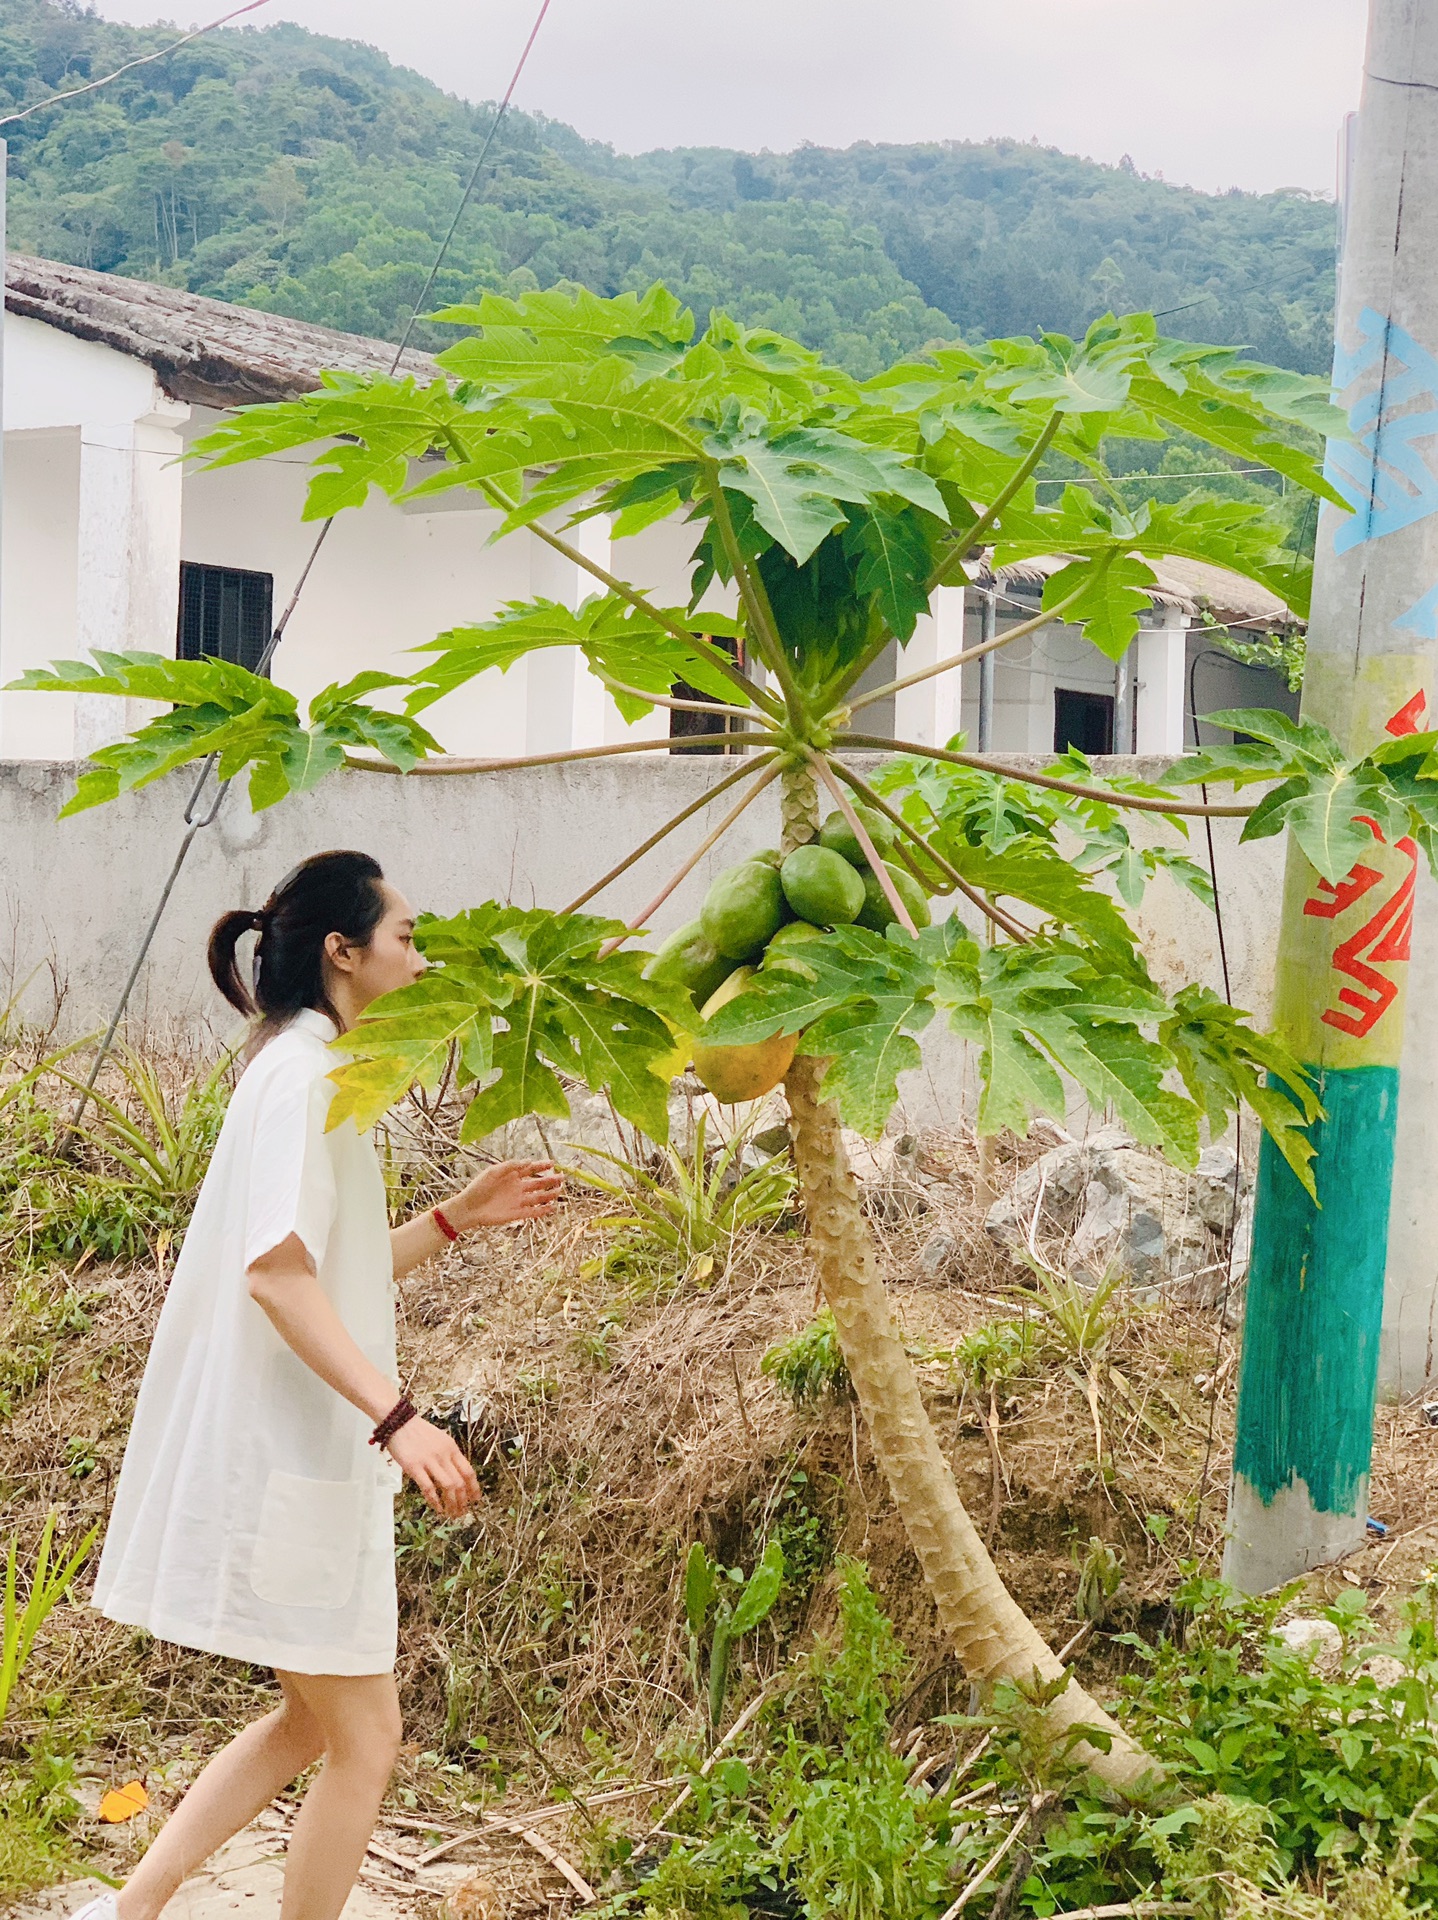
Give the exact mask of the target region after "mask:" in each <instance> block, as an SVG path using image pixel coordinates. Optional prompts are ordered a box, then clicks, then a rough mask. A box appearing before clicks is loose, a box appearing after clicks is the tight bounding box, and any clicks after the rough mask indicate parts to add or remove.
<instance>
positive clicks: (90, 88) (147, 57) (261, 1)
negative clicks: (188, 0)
mask: <svg viewBox="0 0 1438 1920" xmlns="http://www.w3.org/2000/svg"><path fill="white" fill-rule="evenodd" d="M269 4H270V0H246V4H245V5H244V6H242V7H236V8H235V10H234V11H233V13H222V14H221V15H220V17H219V19H218V20H211V21H210V22H209V23H208V24H207V25H206V26H203V27H193V28H191V30H190V32H189V33H182V34H181V35H180V37H179V39H178V40H172V41H171V42H170V44H169V45H168V46H166V47H160V48H158V49H157V50H156V52H154V53H142V54H141V55H140V56H139V58H138V59H135V60H127V61H126V62H125V64H124V66H122V67H116V68H115V70H114V72H113V73H105V74H102V75H101V76H100V78H99V79H98V80H87V81H86V82H85V84H84V86H83V87H69V88H67V89H66V91H65V92H64V93H52V94H50V95H49V96H48V98H46V99H44V100H35V101H32V102H31V104H30V105H29V106H28V107H22V108H21V110H20V111H19V112H18V113H7V114H6V115H5V116H4V118H3V119H0V127H12V126H14V124H15V122H16V121H17V120H28V119H29V118H30V115H31V114H32V113H43V112H44V110H45V108H46V107H58V106H63V104H64V103H65V101H67V100H78V99H79V97H80V95H81V94H82V93H98V92H99V90H100V88H101V87H108V86H109V84H110V82H111V81H112V80H118V79H119V78H120V77H121V75H122V74H126V73H133V72H134V70H135V68H136V67H148V66H150V65H151V64H152V63H153V62H154V61H156V60H163V59H165V58H166V56H167V55H169V54H172V53H175V52H177V51H178V50H179V48H181V47H187V46H189V44H190V42H191V41H192V40H199V39H202V38H203V37H204V35H205V34H207V33H213V32H214V31H215V29H216V27H223V26H226V25H227V24H228V23H229V22H230V21H231V20H238V19H239V17H240V15H241V14H242V13H254V12H255V11H256V9H257V8H259V7H267V6H268V5H269Z"/></svg>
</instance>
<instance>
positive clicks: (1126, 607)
mask: <svg viewBox="0 0 1438 1920" xmlns="http://www.w3.org/2000/svg"><path fill="white" fill-rule="evenodd" d="M1153 580H1154V574H1153V568H1152V567H1150V566H1149V565H1148V564H1147V563H1146V562H1145V561H1143V560H1140V559H1138V558H1136V557H1135V556H1134V555H1133V554H1122V553H1119V552H1118V551H1117V550H1116V549H1110V550H1109V551H1107V552H1100V553H1097V554H1094V555H1092V556H1091V557H1089V558H1088V559H1084V560H1073V561H1070V563H1069V564H1068V566H1066V567H1060V568H1059V570H1058V571H1057V572H1056V573H1052V574H1050V575H1049V577H1048V579H1047V580H1046V581H1045V582H1044V592H1043V606H1044V609H1045V610H1046V611H1047V610H1048V609H1050V608H1052V607H1056V606H1058V604H1059V603H1060V601H1063V600H1067V599H1068V598H1069V596H1070V595H1071V594H1074V593H1077V592H1079V590H1080V589H1083V592H1082V597H1081V598H1080V599H1078V600H1077V601H1075V602H1074V604H1073V606H1071V607H1070V608H1069V609H1068V611H1067V612H1066V613H1065V614H1064V616H1063V617H1064V619H1065V621H1066V622H1067V623H1068V624H1069V625H1071V626H1078V627H1082V629H1083V635H1084V638H1085V639H1086V640H1091V641H1092V642H1093V644H1094V645H1095V646H1096V647H1097V648H1098V650H1099V652H1100V653H1102V654H1106V655H1107V657H1108V658H1109V659H1110V660H1121V659H1122V658H1123V656H1124V654H1125V653H1126V652H1127V651H1128V647H1129V643H1130V641H1131V640H1132V639H1133V637H1134V635H1135V634H1136V633H1137V632H1138V622H1139V616H1140V614H1144V613H1147V612H1148V611H1149V608H1150V606H1151V605H1152V601H1151V599H1150V592H1151V589H1152V587H1153Z"/></svg>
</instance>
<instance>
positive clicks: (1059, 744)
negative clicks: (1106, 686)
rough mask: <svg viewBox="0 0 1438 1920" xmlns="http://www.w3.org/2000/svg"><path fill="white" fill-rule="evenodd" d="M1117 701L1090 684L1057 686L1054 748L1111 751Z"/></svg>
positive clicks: (1059, 749) (1091, 752)
mask: <svg viewBox="0 0 1438 1920" xmlns="http://www.w3.org/2000/svg"><path fill="white" fill-rule="evenodd" d="M1117 704H1118V703H1117V702H1116V701H1115V699H1114V696H1113V695H1112V694H1111V693H1095V692H1093V691H1091V690H1090V689H1089V688H1087V687H1055V688H1054V752H1055V753H1063V752H1065V751H1066V750H1067V749H1068V748H1069V747H1077V748H1078V750H1079V752H1080V753H1086V754H1094V753H1112V752H1113V735H1114V725H1115V720H1116V707H1117Z"/></svg>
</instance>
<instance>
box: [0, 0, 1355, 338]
mask: <svg viewBox="0 0 1438 1920" xmlns="http://www.w3.org/2000/svg"><path fill="white" fill-rule="evenodd" d="M173 37H174V29H173V28H171V27H152V28H145V29H138V30H137V29H133V28H129V27H122V26H118V25H115V24H112V23H110V22H107V21H104V20H102V19H100V18H99V17H98V16H97V15H95V14H94V13H90V12H85V11H83V10H82V9H81V8H80V7H79V6H78V5H75V4H73V0H7V4H6V7H5V10H4V17H3V23H0V121H3V119H4V117H5V116H6V115H8V114H12V113H14V112H16V111H17V110H19V109H23V108H24V107H25V106H27V105H30V104H33V103H34V102H37V101H39V100H42V99H44V98H45V97H46V96H48V95H49V94H50V93H52V92H56V91H59V90H61V89H64V88H67V87H71V86H79V85H82V84H83V83H84V82H85V81H86V80H89V79H93V78H98V77H99V76H100V75H102V74H105V73H107V72H109V71H110V70H111V69H113V68H115V67H118V66H120V65H121V64H122V63H123V62H125V61H127V60H132V59H135V58H136V57H137V56H139V55H142V54H144V53H147V52H151V51H155V50H157V49H159V48H161V47H163V46H164V45H166V44H167V42H168V41H169V40H170V39H172V38H173ZM493 113H494V109H493V107H492V106H491V105H486V104H482V103H481V104H471V103H469V102H466V101H463V100H460V99H457V98H456V97H455V96H453V95H451V94H447V93H445V92H443V91H442V90H441V89H440V88H439V87H437V86H435V85H434V84H433V83H432V82H431V81H429V80H426V79H424V78H423V77H422V76H421V75H419V74H417V73H414V72H412V71H409V70H408V69H405V68H402V67H397V66H395V65H393V64H392V63H391V62H390V61H389V60H387V59H386V58H385V56H384V55H383V54H382V53H380V52H378V51H377V50H376V49H375V48H373V47H369V46H363V45H361V44H359V43H357V42H354V41H345V40H336V39H330V38H327V37H324V36H322V35H319V34H314V33H309V32H306V31H305V30H304V29H302V28H299V27H295V26H291V25H278V26H273V27H268V28H264V29H255V28H243V29H227V30H223V31H221V32H218V33H214V34H211V35H209V36H207V37H206V38H205V39H203V40H199V41H196V42H194V43H192V44H191V45H189V46H187V47H184V48H182V49H180V50H179V51H177V52H175V53H173V54H170V55H168V56H166V57H165V58H164V59H161V60H157V61H155V62H153V63H152V64H150V65H147V66H143V67H139V68H137V69H135V70H134V71H133V72H131V73H128V74H126V75H125V76H124V77H123V78H121V79H120V80H118V81H116V82H115V83H114V84H113V85H111V86H108V87H106V88H105V89H103V90H102V91H98V92H96V93H95V94H92V95H85V96H82V97H80V98H79V99H76V100H73V101H70V102H68V103H66V104H64V105H62V106H57V107H50V108H45V109H44V110H42V111H40V112H38V113H34V114H32V115H30V116H29V117H28V118H26V119H23V120H18V121H11V123H10V124H9V125H0V134H3V136H4V137H5V138H6V139H7V140H8V142H9V148H10V202H9V204H10V213H9V230H10V244H11V246H12V247H13V248H16V249H18V250H23V251H29V252H35V253H40V254H44V255H47V256H49V257H51V258H54V259H61V260H68V261H72V262H74V263H76V264H78V265H81V266H89V267H97V268H101V269H103V270H105V271H109V272H116V273H124V274H131V275H134V276H136V277H138V278H141V279H146V280H156V281H161V282H163V283H166V284H169V285H174V286H180V287H186V288H189V289H190V290H192V291H194V292H197V293H205V294H212V295H216V296H218V297H219V298H221V299H225V300H233V301H238V302H240V303H242V304H245V305H249V306H255V307H263V308H267V309H270V310H272V311H275V312H279V313H286V314H291V315H294V316H296V317H298V318H303V319H307V320H313V321H318V322H321V323H323V324H325V325H328V326H333V327H339V328H342V329H345V330H346V331H350V332H359V333H366V334H373V335H378V336H381V337H387V338H394V337H395V336H396V335H397V333H398V331H399V330H400V329H402V327H403V325H404V322H405V320H406V319H407V318H408V315H409V312H410V310H411V308H412V306H413V303H414V302H415V300H416V299H417V298H418V296H419V293H420V291H421V288H422V286H423V284H424V278H425V274H426V272H427V270H428V267H429V264H430V262H431V260H432V258H433V255H434V250H435V246H436V244H437V241H438V238H439V236H440V235H441V234H442V233H443V232H444V230H445V228H446V227H447V226H448V223H449V220H450V218H451V216H452V213H453V210H454V205H455V200H456V197H457V194H458V191H459V184H460V182H461V181H462V180H463V179H464V178H465V176H466V175H467V173H468V170H469V168H470V166H471V165H472V164H473V159H474V156H475V154H476V152H477V151H478V148H479V146H480V144H481V142H482V141H483V138H484V135H485V133H486V131H487V130H488V128H489V126H490V124H491V122H492V119H493ZM1333 240H1334V213H1333V208H1332V205H1331V204H1330V203H1328V202H1327V201H1325V200H1323V199H1321V198H1319V197H1316V196H1313V195H1310V194H1305V193H1301V192H1282V193H1271V194H1264V195H1256V194H1246V193H1239V192H1237V191H1234V192H1231V193H1227V194H1219V195H1214V194H1204V193H1198V192H1195V191H1193V190H1191V189H1189V188H1186V187H1177V186H1173V185H1170V184H1168V183H1166V182H1165V181H1163V180H1159V179H1150V178H1147V177H1145V176H1143V175H1141V174H1139V173H1137V172H1136V171H1135V170H1134V169H1133V168H1132V166H1131V165H1127V164H1125V165H1120V166H1118V167H1109V166H1099V165H1097V164H1095V163H1094V162H1092V161H1088V160H1082V159H1076V158H1074V157H1072V156H1069V155H1066V154H1062V153H1059V152H1058V151H1056V150H1055V149H1053V148H1046V147H1040V146H1038V145H1036V144H1022V143H1019V142H1016V141H996V142H990V143H987V144H974V143H970V142H964V141H945V142H942V143H939V144H927V145H915V146H879V145H871V144H868V143H864V144H861V145H858V146H854V147H850V148H848V149H846V150H844V151H837V150H834V149H827V148H819V147H811V146H806V147H801V148H799V149H798V150H797V151H795V152H793V153H789V154H770V153H763V154H746V153H740V152H735V151H731V150H729V149H725V148H714V147H707V148H693V149H676V150H672V151H666V152H658V153H647V154H638V155H625V154H619V153H616V152H615V151H614V150H613V148H611V147H609V146H605V145H602V144H600V143H598V142H594V141H588V140H585V139H583V138H582V137H581V136H580V135H579V134H578V133H576V132H575V131H574V130H573V129H572V128H570V127H567V126H564V125H562V124H561V123H559V122H557V121H553V120H547V119H545V118H543V117H542V116H539V115H531V114H523V113H519V112H514V113H512V114H511V115H510V116H509V118H508V119H507V121H506V124H505V126H504V128H503V131H502V133H501V135H500V138H499V139H498V140H497V142H496V145H495V149H494V154H493V156H492V165H491V166H490V167H489V168H488V169H487V172H486V178H485V180H484V182H483V184H482V186H481V190H480V193H479V195H478V196H477V198H476V201H475V203H474V204H473V205H472V206H471V208H470V210H469V212H468V213H467V215H466V217H465V220H464V222H463V225H462V227H461V229H460V232H459V234H458V236H457V240H456V244H455V246H454V247H453V249H452V251H451V252H450V254H449V257H448V261H447V264H446V267H445V270H444V272H443V274H442V275H441V278H440V282H439V284H438V286H437V288H436V290H435V295H434V304H435V305H439V304H441V303H443V302H445V301H459V300H463V299H468V298H471V297H473V295H474V294H475V293H476V292H477V291H478V290H480V289H482V288H493V289H497V290H503V291H507V292H511V293H521V292H524V291H526V290H530V289H533V288H535V287H540V286H549V285H552V284H553V283H555V282H556V281H561V280H569V281H577V282H580V283H582V284H583V285H585V286H587V287H590V288H592V289H594V290H595V291H596V292H600V293H605V294H615V293H620V292H623V291H625V290H629V289H638V288H643V287H645V286H647V285H649V284H650V283H651V282H652V281H654V280H656V279H662V280H663V281H665V282H666V284H667V285H668V286H669V287H671V288H672V289H673V290H674V292H675V293H677V294H678V295H679V296H680V298H681V299H683V300H684V301H685V302H686V303H688V304H689V305H691V306H692V307H693V308H694V309H695V310H696V312H697V314H698V316H699V319H700V323H701V325H702V324H703V322H704V321H705V319H706V318H707V314H708V312H709V309H710V308H711V307H713V306H721V307H723V308H725V309H727V310H728V311H730V312H732V313H733V314H734V315H735V316H736V317H737V318H739V319H740V320H742V321H743V322H745V323H747V324H749V325H763V326H771V327H774V328H777V329H779V330H780V331H782V332H784V333H788V334H792V335H795V336H797V337H798V338H800V339H801V340H803V341H804V342H805V343H806V344H808V345H809V346H811V347H814V348H816V349H818V350H819V351H821V352H823V353H824V354H826V355H828V356H829V357H830V358H832V359H834V360H836V361H838V362H839V363H841V364H842V365H845V366H847V367H848V368H850V369H851V370H852V371H854V372H855V373H858V374H860V375H867V374H870V373H872V372H874V371H875V370H877V369H878V368H879V367H882V366H885V365H887V364H889V363H890V362H891V361H892V360H894V359H895V358H897V357H898V356H900V355H902V354H904V353H906V352H911V351H913V350H915V349H916V348H918V347H921V346H922V345H923V344H924V342H925V341H927V340H931V339H933V338H935V337H936V336H945V337H953V336H954V335H955V334H956V333H958V334H961V335H962V336H964V337H965V338H970V339H979V338H984V337H988V336H991V335H1011V334H1019V333H1028V332H1036V331H1039V330H1041V329H1051V330H1057V331H1060V332H1065V333H1070V334H1080V333H1082V331H1083V329H1084V327H1085V325H1086V324H1087V323H1088V322H1089V321H1090V320H1091V319H1093V318H1094V317H1095V316H1096V315H1098V314H1100V313H1103V312H1105V311H1106V310H1109V309H1113V310H1116V311H1119V312H1123V311H1128V310H1134V309H1143V308H1147V309H1151V310H1154V311H1157V312H1159V313H1161V314H1163V315H1165V328H1164V330H1165V331H1166V332H1169V333H1176V334H1180V335H1183V336H1187V337H1191V338H1202V339H1206V340H1212V341H1218V342H1223V343H1234V344H1243V345H1246V346H1248V347H1250V348H1251V349H1252V350H1253V351H1254V352H1255V353H1256V354H1257V355H1258V356H1259V357H1261V358H1263V359H1265V360H1268V361H1271V362H1274V363H1276V364H1278V365H1281V366H1288V367H1293V368H1296V369H1299V370H1302V371H1305V372H1319V371H1323V370H1325V369H1326V366H1327V361H1328V354H1329V334H1330V326H1331V319H1330V315H1331V307H1332V298H1333ZM421 337H422V338H429V339H430V344H438V342H439V339H440V337H441V336H440V334H439V331H438V330H433V334H432V336H425V335H422V336H421Z"/></svg>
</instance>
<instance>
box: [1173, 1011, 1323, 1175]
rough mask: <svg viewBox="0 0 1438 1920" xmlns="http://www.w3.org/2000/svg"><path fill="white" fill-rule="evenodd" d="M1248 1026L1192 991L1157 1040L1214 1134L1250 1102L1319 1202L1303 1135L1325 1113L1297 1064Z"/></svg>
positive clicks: (1309, 1145) (1241, 1015)
mask: <svg viewBox="0 0 1438 1920" xmlns="http://www.w3.org/2000/svg"><path fill="white" fill-rule="evenodd" d="M1249 1018H1250V1016H1249V1015H1248V1014H1246V1013H1244V1012H1243V1010H1242V1009H1241V1008H1238V1007H1231V1006H1229V1005H1228V1004H1227V1002H1226V1001H1224V1000H1221V999H1220V998H1219V997H1218V995H1217V994H1216V993H1214V992H1213V990H1212V989H1211V988H1209V987H1202V986H1187V987H1184V988H1183V989H1182V990H1181V991H1180V992H1179V993H1177V994H1176V995H1175V996H1174V999H1173V1002H1172V1009H1171V1012H1170V1013H1169V1016H1168V1018H1167V1019H1165V1020H1164V1021H1163V1022H1162V1023H1161V1025H1160V1027H1159V1038H1160V1040H1161V1042H1162V1043H1163V1045H1164V1046H1166V1047H1167V1048H1168V1050H1169V1052H1170V1053H1171V1054H1172V1055H1173V1058H1174V1060H1175V1062H1176V1063H1177V1065H1178V1070H1179V1072H1180V1074H1181V1075H1182V1076H1183V1083H1184V1085H1185V1086H1186V1087H1187V1089H1188V1091H1189V1093H1190V1095H1191V1096H1192V1098H1193V1100H1194V1102H1195V1104H1196V1105H1197V1106H1198V1107H1199V1109H1200V1110H1201V1112H1202V1113H1203V1116H1204V1118H1205V1119H1206V1120H1207V1121H1208V1124H1209V1127H1210V1129H1211V1131H1212V1132H1213V1133H1215V1134H1217V1133H1219V1132H1221V1131H1222V1130H1223V1128H1224V1127H1225V1126H1226V1125H1227V1123H1228V1119H1229V1116H1230V1115H1231V1114H1232V1113H1233V1112H1234V1111H1235V1110H1236V1109H1237V1107H1238V1105H1239V1102H1240V1101H1247V1103H1248V1104H1249V1106H1250V1107H1252V1109H1253V1111H1254V1112H1255V1113H1256V1114H1257V1115H1258V1118H1259V1120H1260V1121H1261V1123H1262V1125H1263V1126H1264V1128H1265V1129H1266V1130H1267V1132H1268V1133H1269V1135H1270V1136H1271V1138H1272V1140H1273V1143H1274V1145H1275V1146H1276V1147H1277V1148H1278V1150H1279V1152H1280V1153H1281V1154H1282V1155H1283V1157H1284V1159H1285V1160H1286V1161H1287V1162H1288V1164H1289V1166H1290V1167H1291V1168H1292V1169H1293V1172H1294V1174H1295V1176H1296V1177H1297V1178H1298V1180H1300V1181H1301V1182H1302V1184H1303V1186H1304V1187H1305V1188H1306V1189H1307V1190H1308V1192H1309V1193H1310V1194H1311V1195H1312V1196H1313V1197H1314V1198H1315V1199H1316V1198H1317V1194H1316V1192H1315V1190H1314V1184H1313V1170H1312V1164H1311V1163H1312V1161H1313V1157H1314V1147H1313V1142H1312V1140H1311V1139H1310V1138H1309V1136H1308V1134H1307V1133H1306V1132H1305V1131H1304V1129H1305V1128H1306V1127H1308V1126H1310V1125H1311V1124H1312V1122H1313V1121H1315V1120H1317V1119H1319V1118H1320V1117H1321V1116H1322V1112H1323V1109H1322V1107H1321V1106H1320V1105H1319V1102H1318V1097H1317V1095H1316V1093H1315V1092H1314V1090H1313V1086H1312V1084H1311V1082H1310V1081H1309V1079H1308V1077H1307V1075H1306V1074H1305V1073H1304V1070H1303V1068H1302V1066H1301V1065H1300V1064H1299V1062H1298V1061H1297V1060H1296V1059H1295V1058H1294V1057H1293V1055H1292V1054H1291V1053H1290V1052H1289V1051H1288V1049H1287V1048H1286V1047H1284V1046H1283V1045H1282V1044H1281V1043H1280V1042H1279V1041H1277V1040H1275V1039H1274V1038H1273V1036H1272V1035H1271V1034H1263V1033H1256V1032H1255V1031H1254V1030H1253V1028H1252V1027H1251V1026H1249V1025H1247V1024H1246V1023H1247V1021H1248V1020H1249Z"/></svg>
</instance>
